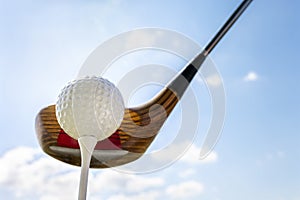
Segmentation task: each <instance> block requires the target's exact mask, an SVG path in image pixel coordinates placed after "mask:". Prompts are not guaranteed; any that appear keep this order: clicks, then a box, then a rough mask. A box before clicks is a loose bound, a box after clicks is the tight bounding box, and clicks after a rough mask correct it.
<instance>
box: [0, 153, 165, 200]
mask: <svg viewBox="0 0 300 200" xmlns="http://www.w3.org/2000/svg"><path fill="white" fill-rule="evenodd" d="M0 166H1V170H0V187H1V188H3V189H7V190H10V191H12V193H13V194H14V195H15V197H16V198H20V199H24V198H28V197H30V199H39V200H50V199H58V200H73V199H76V198H77V193H78V185H79V175H80V168H78V167H73V166H70V165H67V164H65V163H62V162H60V161H57V160H55V159H53V158H50V157H48V156H44V153H42V152H41V150H39V149H35V148H30V147H18V148H15V149H12V150H10V151H8V152H6V153H5V154H4V155H2V156H1V157H0ZM90 172H91V173H90V177H89V186H88V196H89V197H91V198H95V199H99V198H100V197H103V195H104V196H105V195H106V197H107V196H110V195H112V194H113V195H114V196H111V198H110V199H113V198H114V197H116V198H115V199H117V197H120V198H119V199H122V198H121V197H122V196H124V198H125V197H127V196H128V195H129V196H130V197H132V198H131V199H141V198H142V197H147V198H142V199H157V198H156V197H157V195H158V191H159V190H160V189H161V188H162V187H163V186H164V184H165V180H164V179H163V178H161V177H149V176H146V175H130V174H124V173H119V172H116V171H113V170H110V169H107V170H90ZM120 191H121V192H120ZM155 191H157V192H155ZM115 195H117V196H115ZM31 197H32V198H31ZM107 198H109V197H107ZM124 198H123V199H124ZM101 199H103V198H101Z"/></svg>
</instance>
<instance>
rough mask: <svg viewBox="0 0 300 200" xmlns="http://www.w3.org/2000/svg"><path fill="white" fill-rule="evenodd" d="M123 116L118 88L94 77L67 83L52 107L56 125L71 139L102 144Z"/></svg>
mask: <svg viewBox="0 0 300 200" xmlns="http://www.w3.org/2000/svg"><path fill="white" fill-rule="evenodd" d="M123 115H124V102H123V98H122V95H121V93H120V91H119V90H118V88H116V87H115V86H114V84H113V83H111V82H109V81H108V80H106V79H104V78H100V77H95V76H94V77H86V78H84V79H80V80H75V81H73V82H71V83H69V84H68V85H67V86H66V87H64V88H63V89H62V91H61V93H60V95H59V97H58V101H57V103H56V117H57V120H58V123H59V125H60V126H61V128H62V129H63V130H64V131H65V132H66V133H67V134H68V135H70V136H71V137H72V138H74V139H78V138H80V137H83V136H95V137H96V138H97V140H98V141H100V140H103V139H105V138H107V137H109V136H110V135H111V134H113V133H114V132H115V131H116V129H117V128H118V127H119V126H120V124H121V122H122V119H123Z"/></svg>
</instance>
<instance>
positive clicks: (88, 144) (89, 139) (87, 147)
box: [78, 136, 97, 200]
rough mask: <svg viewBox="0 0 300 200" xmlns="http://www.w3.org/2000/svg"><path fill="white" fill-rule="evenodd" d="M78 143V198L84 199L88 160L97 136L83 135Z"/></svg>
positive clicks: (89, 160)
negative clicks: (79, 171) (79, 167)
mask: <svg viewBox="0 0 300 200" xmlns="http://www.w3.org/2000/svg"><path fill="white" fill-rule="evenodd" d="M78 143H79V146H80V152H81V174H80V183H79V194H78V200H86V194H87V185H88V175H89V168H90V162H91V158H92V154H93V151H94V148H95V146H96V144H97V138H96V137H94V136H83V137H80V138H79V139H78Z"/></svg>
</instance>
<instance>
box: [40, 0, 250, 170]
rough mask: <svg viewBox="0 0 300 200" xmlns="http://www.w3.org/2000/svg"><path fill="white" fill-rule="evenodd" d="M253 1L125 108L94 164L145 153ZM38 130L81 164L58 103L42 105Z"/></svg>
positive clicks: (57, 153) (46, 145) (51, 146)
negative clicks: (147, 96) (148, 94)
mask: <svg viewBox="0 0 300 200" xmlns="http://www.w3.org/2000/svg"><path fill="white" fill-rule="evenodd" d="M251 2H252V0H244V1H243V2H242V3H241V4H240V5H239V7H238V8H237V9H236V10H235V11H234V13H233V14H232V15H231V16H230V18H229V19H228V20H227V21H226V23H225V24H224V25H223V26H222V27H221V29H220V30H219V31H218V32H217V34H216V35H215V36H214V37H213V39H212V40H211V41H210V42H209V43H208V45H207V46H206V47H205V48H204V49H203V51H202V52H200V53H199V54H198V55H196V56H195V57H194V58H193V59H192V60H191V61H190V62H189V63H188V64H187V65H186V66H185V67H184V68H183V69H182V70H181V71H180V72H179V73H178V74H177V75H176V76H175V77H174V78H173V79H172V80H171V81H170V82H169V83H168V84H167V85H166V86H165V87H164V88H163V89H162V91H160V92H159V93H158V94H157V95H156V96H155V97H154V98H153V99H151V100H150V101H149V102H147V103H145V104H143V105H141V106H138V107H134V108H126V109H125V114H124V118H123V121H122V123H121V125H120V127H119V128H118V130H117V131H116V132H115V133H114V134H112V135H111V136H110V137H109V138H107V139H105V140H103V141H100V142H98V143H97V145H96V147H95V150H94V152H93V156H92V159H91V163H90V167H91V168H107V167H114V166H119V165H123V164H126V163H129V162H132V161H134V160H136V159H138V158H139V157H141V156H142V155H143V154H144V153H145V151H146V150H147V149H148V147H149V146H150V144H151V143H152V141H153V140H154V139H155V137H156V135H157V134H158V133H159V130H160V129H161V127H162V126H163V124H164V122H165V121H166V119H167V117H168V116H169V115H170V114H171V112H172V110H173V109H174V107H175V106H176V104H177V103H178V101H179V100H180V99H181V97H182V96H183V95H184V92H185V91H186V89H187V87H188V86H189V85H190V83H191V81H192V80H193V78H194V76H195V75H196V73H197V72H198V71H199V69H200V67H201V65H202V64H203V62H204V61H205V59H206V58H207V56H208V55H209V54H210V52H211V51H212V50H213V49H214V47H215V46H216V45H217V44H218V42H219V41H220V40H221V39H222V37H223V36H224V35H225V34H226V33H227V31H228V30H229V29H230V27H231V26H232V25H233V24H234V23H235V21H236V20H237V19H238V18H239V17H240V15H241V14H242V13H243V12H244V11H245V9H246V8H247V7H248V5H249V4H250V3H251ZM36 133H37V137H38V141H39V143H40V146H41V147H42V149H43V151H45V152H46V153H47V154H49V155H50V156H52V157H54V158H56V159H58V160H61V161H63V162H65V163H69V164H72V165H76V166H81V156H80V150H79V145H78V141H77V140H74V139H72V138H71V137H69V136H68V135H67V134H66V133H65V132H64V131H63V130H62V128H61V127H60V125H59V124H58V121H57V118H56V114H55V105H50V106H48V107H46V108H43V109H42V110H41V111H40V112H39V113H38V115H37V117H36Z"/></svg>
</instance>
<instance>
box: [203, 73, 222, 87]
mask: <svg viewBox="0 0 300 200" xmlns="http://www.w3.org/2000/svg"><path fill="white" fill-rule="evenodd" d="M206 81H207V84H209V85H211V86H213V87H219V86H220V85H221V84H222V79H221V77H220V76H219V75H218V74H213V75H210V76H208V77H206Z"/></svg>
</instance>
